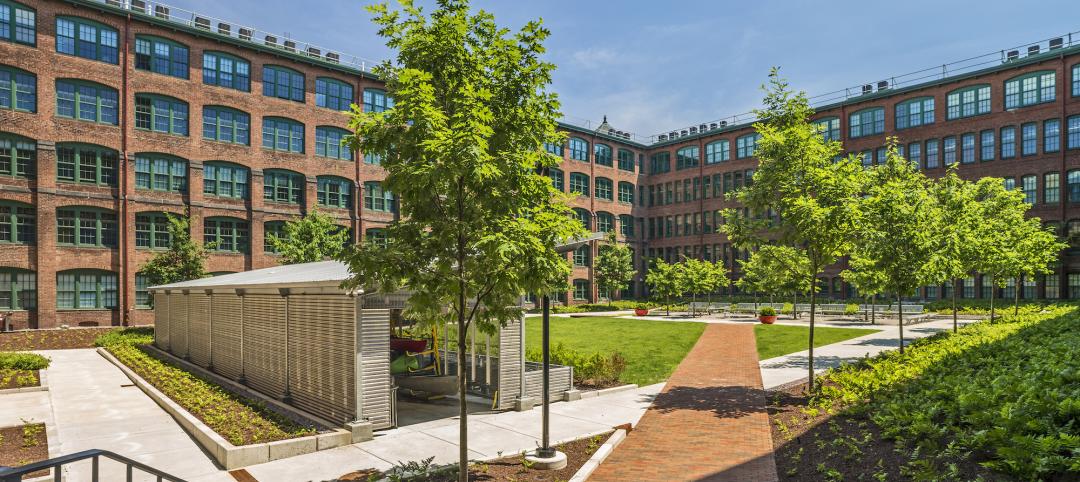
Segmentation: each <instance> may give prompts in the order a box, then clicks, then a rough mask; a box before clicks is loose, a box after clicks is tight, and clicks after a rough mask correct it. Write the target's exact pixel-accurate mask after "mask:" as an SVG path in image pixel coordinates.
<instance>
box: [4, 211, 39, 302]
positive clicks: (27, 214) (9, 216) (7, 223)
mask: <svg viewBox="0 0 1080 482" xmlns="http://www.w3.org/2000/svg"><path fill="white" fill-rule="evenodd" d="M35 241H37V211H36V210H35V209H34V207H33V206H31V205H29V204H23V203H19V202H14V201H0V244H8V243H11V244H35ZM0 294H2V293H0Z"/></svg>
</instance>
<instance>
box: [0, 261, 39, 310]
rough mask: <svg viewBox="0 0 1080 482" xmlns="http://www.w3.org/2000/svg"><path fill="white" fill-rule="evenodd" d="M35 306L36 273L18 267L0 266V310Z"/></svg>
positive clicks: (30, 308) (23, 308)
mask: <svg viewBox="0 0 1080 482" xmlns="http://www.w3.org/2000/svg"><path fill="white" fill-rule="evenodd" d="M34 308H37V273H35V272H33V271H30V270H25V269H19V268H0V310H10V311H25V310H32V309H34Z"/></svg>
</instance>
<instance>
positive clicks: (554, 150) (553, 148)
mask: <svg viewBox="0 0 1080 482" xmlns="http://www.w3.org/2000/svg"><path fill="white" fill-rule="evenodd" d="M544 150H545V151H547V152H548V154H554V155H556V156H559V157H560V158H561V157H562V156H563V146H562V144H554V143H551V142H545V143H544Z"/></svg>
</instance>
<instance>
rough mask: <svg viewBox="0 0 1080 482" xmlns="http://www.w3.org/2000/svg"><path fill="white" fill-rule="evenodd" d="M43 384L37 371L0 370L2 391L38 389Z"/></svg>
mask: <svg viewBox="0 0 1080 482" xmlns="http://www.w3.org/2000/svg"><path fill="white" fill-rule="evenodd" d="M40 384H41V375H40V373H39V372H38V371H37V370H13V369H10V368H0V390H5V389H8V388H26V387H36V386H38V385H40Z"/></svg>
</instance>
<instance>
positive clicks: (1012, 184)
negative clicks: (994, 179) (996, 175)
mask: <svg viewBox="0 0 1080 482" xmlns="http://www.w3.org/2000/svg"><path fill="white" fill-rule="evenodd" d="M1002 181H1004V182H1005V190H1006V191H1012V190H1013V189H1016V178H1013V177H1010V176H1006V177H1004V178H1002Z"/></svg>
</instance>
